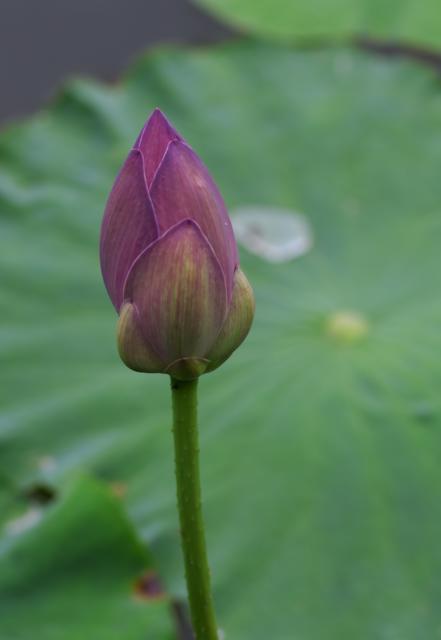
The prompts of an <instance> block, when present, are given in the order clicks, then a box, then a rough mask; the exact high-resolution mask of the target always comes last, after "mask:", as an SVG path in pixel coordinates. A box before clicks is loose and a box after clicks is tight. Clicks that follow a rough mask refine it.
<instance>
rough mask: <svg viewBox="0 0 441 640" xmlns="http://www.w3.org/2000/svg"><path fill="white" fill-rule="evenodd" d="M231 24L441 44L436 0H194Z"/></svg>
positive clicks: (270, 31)
mask: <svg viewBox="0 0 441 640" xmlns="http://www.w3.org/2000/svg"><path fill="white" fill-rule="evenodd" d="M194 1H195V2H196V4H198V5H200V6H201V7H203V8H204V9H207V10H209V11H211V12H212V13H214V14H215V15H216V16H217V17H218V18H220V19H222V20H225V21H226V22H228V23H230V24H231V25H232V26H235V27H239V28H241V29H244V30H246V31H249V32H252V33H258V34H260V35H262V36H266V37H271V38H278V39H282V40H289V39H292V38H299V39H303V40H305V39H308V38H325V39H326V38H328V39H331V38H332V39H335V38H338V39H341V38H345V39H347V38H350V37H353V36H360V35H363V36H371V37H375V38H385V39H391V40H395V41H398V42H405V43H410V44H414V45H424V46H428V47H437V48H439V47H440V46H441V11H440V5H439V2H438V0H387V1H386V2H385V1H384V0H332V2H329V0H194Z"/></svg>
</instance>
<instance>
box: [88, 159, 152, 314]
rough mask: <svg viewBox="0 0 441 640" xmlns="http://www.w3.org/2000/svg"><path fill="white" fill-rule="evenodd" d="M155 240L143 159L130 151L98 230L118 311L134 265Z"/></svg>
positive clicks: (108, 285) (105, 273) (105, 274)
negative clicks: (99, 230)
mask: <svg viewBox="0 0 441 640" xmlns="http://www.w3.org/2000/svg"><path fill="white" fill-rule="evenodd" d="M157 237H158V227H157V223H156V218H155V213H154V211H153V206H152V203H151V200H150V197H149V195H148V192H147V189H146V185H145V179H144V168H143V161H142V156H141V154H140V153H139V152H138V151H131V152H130V153H129V156H128V158H127V160H126V161H125V163H124V165H123V167H122V169H121V171H120V173H119V175H118V177H117V178H116V180H115V184H114V185H113V188H112V191H111V192H110V196H109V199H108V200H107V205H106V210H105V212H104V218H103V223H102V226H101V241H100V260H101V271H102V273H103V278H104V283H105V285H106V288H107V291H108V293H109V296H110V299H111V300H112V302H113V304H114V306H115V307H116V310H117V311H119V308H120V306H121V303H122V301H123V288H124V282H125V280H126V277H127V274H128V272H129V270H130V267H131V266H132V264H133V261H134V260H135V258H136V257H137V256H138V255H139V254H140V253H141V251H142V250H143V249H145V247H146V246H147V245H149V244H150V243H151V242H153V240H155V239H156V238H157Z"/></svg>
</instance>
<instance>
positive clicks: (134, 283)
mask: <svg viewBox="0 0 441 640" xmlns="http://www.w3.org/2000/svg"><path fill="white" fill-rule="evenodd" d="M124 294H125V296H124V297H125V300H128V301H131V302H134V303H135V304H136V306H137V309H138V312H139V317H140V323H141V330H142V331H143V333H144V335H145V338H146V339H147V341H148V342H149V344H151V346H152V348H153V349H154V351H155V352H156V353H158V355H159V357H160V358H161V360H162V361H163V362H165V363H166V364H167V365H170V364H171V363H172V362H174V361H175V360H178V359H180V358H203V357H204V355H205V353H206V352H207V351H208V350H209V349H210V348H211V346H212V345H213V343H214V342H215V340H216V338H217V336H218V334H219V331H220V329H221V327H222V325H223V323H224V320H225V316H226V311H227V298H226V290H225V283H224V277H223V273H222V269H221V267H220V265H219V262H218V261H217V259H216V257H215V255H214V254H213V251H212V249H211V247H210V245H209V243H208V242H207V240H206V239H205V238H204V235H203V233H202V232H201V230H200V228H199V227H198V225H197V224H195V223H194V222H193V221H191V220H184V221H182V222H180V223H179V224H177V225H176V226H174V227H173V228H172V229H170V230H169V231H168V232H167V233H166V234H165V235H163V236H161V237H160V238H159V239H158V240H157V241H156V242H154V243H153V244H152V245H151V246H150V247H148V248H147V249H146V250H145V251H144V252H143V253H142V254H141V255H140V256H139V258H138V259H137V261H136V262H135V264H134V265H133V268H132V270H131V271H130V273H129V276H128V278H127V282H126V286H125V291H124Z"/></svg>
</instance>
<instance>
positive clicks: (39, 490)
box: [24, 483, 57, 506]
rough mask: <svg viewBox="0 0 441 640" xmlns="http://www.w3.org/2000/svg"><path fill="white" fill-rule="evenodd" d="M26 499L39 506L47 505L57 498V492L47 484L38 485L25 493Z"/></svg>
mask: <svg viewBox="0 0 441 640" xmlns="http://www.w3.org/2000/svg"><path fill="white" fill-rule="evenodd" d="M24 497H25V498H26V499H27V500H29V501H30V502H32V503H34V504H37V505H43V506H44V505H47V504H49V503H50V502H52V501H53V500H55V498H56V497H57V492H56V490H55V489H54V488H53V487H50V486H49V485H47V484H43V483H36V484H34V485H32V486H31V487H29V488H28V489H26V490H25V491H24Z"/></svg>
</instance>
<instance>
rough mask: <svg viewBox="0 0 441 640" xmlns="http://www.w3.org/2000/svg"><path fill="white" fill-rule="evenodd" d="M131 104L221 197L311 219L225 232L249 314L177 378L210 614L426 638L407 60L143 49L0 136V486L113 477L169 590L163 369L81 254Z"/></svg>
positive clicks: (434, 307) (429, 352) (172, 561)
mask: <svg viewBox="0 0 441 640" xmlns="http://www.w3.org/2000/svg"><path fill="white" fill-rule="evenodd" d="M157 105H159V106H160V107H161V108H162V109H164V111H165V112H166V113H167V114H168V115H169V117H170V118H171V119H172V120H173V122H174V123H175V124H176V126H177V127H178V128H179V130H181V131H182V133H183V135H184V136H185V137H186V138H187V139H188V140H189V141H190V142H191V143H192V144H193V145H194V147H195V148H196V149H197V150H198V151H199V152H200V154H201V155H202V157H203V158H204V160H205V162H206V163H207V164H208V166H209V167H210V169H211V171H212V172H213V174H214V176H215V178H216V180H217V181H218V183H219V185H220V188H221V190H222V192H223V193H224V195H225V198H226V200H227V203H228V205H229V207H230V208H231V209H233V208H235V207H238V206H242V205H259V206H260V207H262V206H263V207H264V206H268V207H274V206H282V207H288V208H293V209H295V210H299V211H302V212H303V213H304V214H305V215H306V216H307V219H308V221H309V223H310V225H311V227H312V231H313V234H314V246H313V248H312V250H311V251H310V252H309V253H308V254H306V255H305V256H303V257H301V258H299V259H298V260H295V261H293V262H288V263H282V264H270V263H267V262H265V261H264V260H262V259H260V258H259V257H257V256H251V255H250V254H247V253H245V252H242V264H243V269H244V271H245V272H246V274H247V276H248V277H249V279H250V281H251V282H252V284H253V286H254V288H255V292H256V298H257V313H256V319H255V324H254V327H253V330H252V332H251V334H250V336H249V338H248V339H247V341H246V343H245V344H244V345H243V346H242V347H241V349H240V350H239V352H238V353H237V354H235V355H234V356H233V357H232V358H231V360H230V361H229V362H228V363H226V364H225V365H224V366H223V367H222V368H220V369H219V370H218V371H217V372H215V373H212V374H209V375H207V376H204V377H203V379H202V380H201V384H200V394H201V398H200V411H201V455H202V470H203V481H204V490H203V493H204V506H205V512H206V519H207V526H208V543H209V549H210V557H211V565H212V576H213V584H214V592H215V599H216V605H217V610H218V614H219V620H220V623H221V625H222V627H223V628H224V630H225V631H226V637H227V638H231V639H233V638H240V639H241V640H247V639H250V640H264V639H265V640H267V639H268V638H274V639H276V640H292V638H299V639H302V640H323V639H324V638H326V640H337V639H338V640H353V638H357V639H359V640H372V639H373V638H375V639H377V640H392V639H395V638H397V639H398V638H399V640H420V639H421V638H437V637H441V636H440V633H441V632H440V629H441V611H440V609H439V601H440V597H441V581H440V579H439V576H440V575H441V552H440V545H439V540H440V537H441V466H440V464H439V459H440V457H441V440H440V433H441V417H440V395H439V388H440V387H441V365H440V361H439V349H440V347H441V338H440V331H439V326H440V324H441V301H440V295H439V294H440V273H441V253H440V250H439V238H440V233H441V211H440V209H441V204H440V203H441V181H440V179H439V167H440V166H441V92H440V89H439V86H438V84H437V82H436V80H435V78H434V76H433V75H432V74H431V73H429V72H428V71H426V70H424V69H422V68H420V67H418V66H414V65H412V64H410V63H402V62H399V61H394V62H390V61H384V60H381V59H379V58H377V57H373V58H370V57H368V56H367V54H362V53H354V52H350V51H346V50H333V51H332V52H331V51H322V52H313V51H310V52H303V53H302V52H298V51H295V50H291V49H289V48H284V47H271V46H265V45H260V44H256V43H246V42H245V43H234V44H230V45H227V46H222V47H217V48H214V49H210V50H196V51H191V50H190V51H182V50H161V51H160V52H158V53H155V54H153V55H150V56H148V57H147V58H145V59H142V60H141V61H140V62H139V63H138V64H137V66H136V67H135V69H134V70H133V71H132V72H131V73H130V75H129V76H128V77H127V78H126V79H125V81H124V82H123V83H122V84H121V85H119V86H115V87H111V88H106V87H101V86H97V85H95V84H93V83H89V82H77V83H74V84H72V85H70V86H69V88H68V89H67V90H66V92H65V93H64V95H63V96H62V98H61V99H60V100H59V101H58V103H57V104H55V105H54V106H53V107H52V108H50V109H49V110H48V111H47V112H46V113H44V114H42V115H40V116H38V117H37V118H36V119H34V120H32V121H30V122H28V123H25V124H23V125H19V126H17V127H15V128H13V129H11V130H9V131H7V132H5V133H4V134H3V135H2V137H1V141H0V156H1V160H2V174H1V186H0V188H1V250H0V268H1V274H2V277H1V288H2V293H1V300H2V329H1V357H2V369H1V371H2V373H1V375H2V380H1V384H0V394H1V400H2V405H3V419H2V423H1V429H2V431H1V434H2V435H1V448H0V454H1V467H2V474H3V476H4V477H5V478H7V480H8V482H9V486H11V487H15V489H14V490H13V491H9V492H8V491H5V492H4V493H5V497H4V501H5V504H9V506H8V510H17V508H18V507H17V504H16V502H15V501H16V498H15V496H16V495H18V494H19V493H20V492H22V491H24V490H26V488H28V487H29V486H30V485H32V483H35V482H36V481H37V480H38V482H39V483H40V484H41V483H43V482H45V483H47V484H48V485H49V486H58V485H59V484H60V483H62V481H63V479H64V477H65V476H66V474H69V473H70V472H71V471H72V469H76V468H86V469H88V470H89V471H91V472H93V473H95V474H96V475H98V476H99V477H101V478H102V479H103V480H105V481H106V482H111V483H117V484H118V486H123V487H125V489H126V502H127V506H128V509H129V512H130V514H131V517H132V518H133V521H134V522H135V524H136V526H137V527H138V530H139V532H140V533H141V535H142V536H143V538H144V539H145V540H146V541H147V542H148V544H149V545H150V547H151V548H152V551H153V554H154V557H155V560H156V561H157V562H158V564H159V567H160V570H161V573H162V576H163V578H164V579H165V581H166V583H167V587H168V589H170V590H172V591H173V592H175V593H180V594H183V593H184V586H183V579H182V571H181V567H180V562H179V557H180V553H179V535H178V526H177V519H176V513H175V490H174V473H173V452H172V438H171V433H170V401H169V390H168V381H167V378H166V377H165V376H146V375H141V374H135V373H133V372H131V371H129V370H127V369H125V368H124V367H123V365H122V364H121V363H120V361H119V360H118V357H117V354H116V347H115V335H114V334H115V323H116V318H115V314H114V311H113V308H112V306H111V304H110V302H109V301H108V299H107V297H106V294H105V292H104V287H103V285H102V282H101V277H100V273H99V268H98V259H97V243H98V233H99V224H100V218H101V214H102V210H103V206H104V201H105V198H106V195H107V193H108V191H109V188H110V186H111V183H112V180H113V177H114V175H115V173H116V171H117V169H118V167H119V165H120V164H121V162H122V160H123V158H124V157H125V154H126V153H127V150H128V148H129V145H130V144H131V143H132V141H133V140H134V139H135V137H136V134H137V131H138V130H139V129H140V127H141V125H142V123H143V121H144V119H145V117H146V116H147V114H148V112H149V111H150V109H152V108H153V107H154V106H157ZM48 543H49V542H48ZM85 580H87V576H86V577H85Z"/></svg>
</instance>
